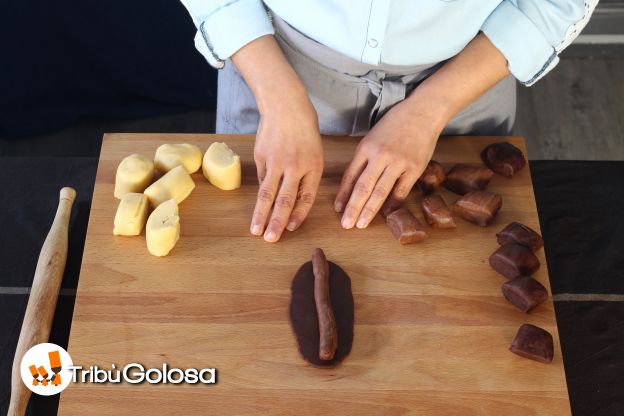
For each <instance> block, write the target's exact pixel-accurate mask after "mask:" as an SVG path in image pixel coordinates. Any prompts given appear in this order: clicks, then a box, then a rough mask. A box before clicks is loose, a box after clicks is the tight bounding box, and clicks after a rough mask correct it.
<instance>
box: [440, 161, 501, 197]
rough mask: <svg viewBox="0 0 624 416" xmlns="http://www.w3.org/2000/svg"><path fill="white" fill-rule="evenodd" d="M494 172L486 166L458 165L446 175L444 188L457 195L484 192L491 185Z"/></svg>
mask: <svg viewBox="0 0 624 416" xmlns="http://www.w3.org/2000/svg"><path fill="white" fill-rule="evenodd" d="M492 176H494V172H492V171H491V170H490V169H488V168H486V167H485V166H472V165H466V164H463V163H458V164H457V165H455V166H453V167H452V168H451V170H449V172H448V173H447V174H446V181H445V182H444V186H446V188H447V189H448V190H449V191H452V192H455V193H456V194H460V195H465V194H467V193H468V192H471V191H482V190H484V189H485V187H486V186H487V185H488V184H489V183H490V179H492Z"/></svg>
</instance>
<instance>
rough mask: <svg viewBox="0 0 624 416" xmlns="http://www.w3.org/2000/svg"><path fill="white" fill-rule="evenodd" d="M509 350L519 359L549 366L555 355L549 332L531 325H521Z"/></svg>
mask: <svg viewBox="0 0 624 416" xmlns="http://www.w3.org/2000/svg"><path fill="white" fill-rule="evenodd" d="M509 350H510V351H511V352H513V353H514V354H518V355H519V356H521V357H525V358H529V359H531V360H535V361H539V362H540V363H545V364H549V363H551V362H552V360H553V356H554V355H555V352H554V347H553V338H552V335H550V332H548V331H546V330H545V329H542V328H540V327H537V326H535V325H531V324H523V325H522V326H521V327H520V329H518V333H517V334H516V338H515V339H514V340H513V342H512V343H511V347H509Z"/></svg>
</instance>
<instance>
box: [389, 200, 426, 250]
mask: <svg viewBox="0 0 624 416" xmlns="http://www.w3.org/2000/svg"><path fill="white" fill-rule="evenodd" d="M386 224H388V227H390V231H392V235H394V238H396V239H397V240H399V243H401V244H411V243H418V242H419V241H422V240H424V239H425V238H427V233H426V232H425V229H424V228H423V226H422V225H421V224H420V222H419V221H418V219H417V218H416V217H414V214H412V212H411V211H410V210H409V209H407V208H399V209H397V210H396V211H394V212H392V213H390V214H388V216H387V217H386Z"/></svg>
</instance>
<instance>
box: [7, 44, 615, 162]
mask: <svg viewBox="0 0 624 416" xmlns="http://www.w3.org/2000/svg"><path fill="white" fill-rule="evenodd" d="M620 56H621V55H620ZM213 131H214V112H212V111H208V110H205V111H192V112H188V113H184V114H177V115H170V116H165V117H157V118H151V119H143V120H132V121H118V120H84V121H81V122H79V123H77V124H75V125H73V126H71V127H68V128H65V129H63V130H60V131H57V132H54V133H51V134H46V135H42V136H37V137H29V138H23V139H15V138H13V139H6V138H5V139H3V140H0V156H28V155H31V154H36V155H41V156H97V155H98V152H99V146H100V142H99V139H100V138H101V137H102V134H103V133H104V132H172V133H173V132H177V133H194V132H199V133H206V132H213ZM515 133H516V134H518V135H522V136H524V137H525V138H526V140H527V145H528V152H529V158H530V159H532V160H624V59H623V58H621V57H620V58H587V57H570V58H563V59H562V60H561V63H560V64H559V66H558V67H557V68H555V70H554V71H553V72H551V73H550V74H548V75H547V76H546V77H545V78H544V79H543V80H541V81H540V82H539V83H538V84H537V85H535V86H533V87H531V88H525V87H519V89H518V116H517V120H516V126H515Z"/></svg>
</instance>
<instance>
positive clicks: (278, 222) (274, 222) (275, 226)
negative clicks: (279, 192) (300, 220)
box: [268, 217, 286, 230]
mask: <svg viewBox="0 0 624 416" xmlns="http://www.w3.org/2000/svg"><path fill="white" fill-rule="evenodd" d="M285 225H286V224H285V221H284V220H283V219H282V218H280V217H273V218H271V220H270V221H269V226H268V228H270V229H272V230H283V229H284V226H285Z"/></svg>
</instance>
